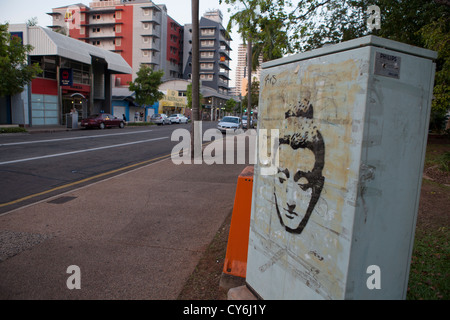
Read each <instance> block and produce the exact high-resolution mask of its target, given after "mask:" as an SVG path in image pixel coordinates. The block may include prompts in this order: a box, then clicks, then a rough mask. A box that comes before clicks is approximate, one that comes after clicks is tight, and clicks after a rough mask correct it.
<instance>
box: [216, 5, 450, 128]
mask: <svg viewBox="0 0 450 320" xmlns="http://www.w3.org/2000/svg"><path fill="white" fill-rule="evenodd" d="M220 2H225V3H227V4H230V5H232V6H233V9H232V11H233V15H232V16H231V18H230V22H229V25H228V30H231V27H232V26H233V24H236V25H237V26H238V27H239V29H238V32H239V33H240V34H241V36H242V38H243V39H244V41H245V40H246V39H252V42H253V43H254V47H253V62H254V64H253V68H255V66H256V64H257V57H258V56H259V54H260V53H262V54H263V60H264V61H268V60H272V59H275V58H280V57H281V56H283V55H284V54H286V53H295V52H303V51H305V50H310V49H316V48H320V47H322V46H323V45H324V44H327V43H338V42H341V41H347V40H351V39H354V38H358V37H362V36H365V35H369V34H373V35H376V36H380V37H384V38H388V39H392V40H395V41H399V42H403V43H407V44H410V45H414V46H418V47H426V48H429V49H431V50H435V51H437V52H438V54H439V57H438V60H437V61H436V77H435V86H434V92H433V93H434V99H433V103H432V115H431V122H430V127H431V128H435V129H436V130H438V128H441V127H442V124H443V123H444V122H443V121H444V120H445V115H446V113H447V112H448V110H449V106H450V89H449V78H450V59H449V56H450V53H449V52H450V30H449V29H450V18H449V17H450V2H449V1H447V0H429V1H423V0H408V1H404V0H341V1H331V0H298V1H292V0H275V1H269V0H220ZM370 5H376V6H378V7H379V8H380V14H381V29H380V30H376V29H373V30H369V29H368V27H367V19H368V18H369V13H368V12H367V9H368V7H369V6H370ZM230 11H231V9H230ZM255 60H256V61H255ZM439 130H440V129H439Z"/></svg>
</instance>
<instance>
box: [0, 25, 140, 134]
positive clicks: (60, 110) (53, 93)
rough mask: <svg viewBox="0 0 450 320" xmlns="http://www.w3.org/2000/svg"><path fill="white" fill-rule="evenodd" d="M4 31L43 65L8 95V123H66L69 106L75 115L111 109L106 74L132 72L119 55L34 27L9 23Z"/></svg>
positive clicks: (31, 59) (108, 78) (82, 116)
mask: <svg viewBox="0 0 450 320" xmlns="http://www.w3.org/2000/svg"><path fill="white" fill-rule="evenodd" d="M9 30H10V32H16V33H17V32H19V33H21V34H22V37H23V40H24V44H29V45H31V46H33V48H34V49H33V51H31V52H30V54H29V56H30V59H29V60H30V63H37V64H39V65H40V67H41V69H42V70H43V72H42V73H41V74H39V75H38V76H37V77H36V78H35V79H33V80H32V81H31V84H30V86H27V87H26V88H25V90H24V91H23V92H22V93H21V94H18V95H16V96H14V97H11V108H10V115H9V117H10V118H11V119H12V122H13V123H14V124H19V125H23V126H35V125H47V126H48V125H66V115H67V114H69V113H71V112H72V111H76V112H77V113H78V119H82V118H85V117H87V116H89V115H90V114H92V113H98V112H102V111H103V112H107V113H111V112H112V85H111V77H112V75H113V74H130V73H131V72H132V70H131V67H130V66H129V65H128V64H127V63H126V62H125V60H124V59H123V58H122V57H121V56H120V55H118V54H116V53H113V52H110V51H107V50H104V49H101V48H98V47H95V46H93V45H90V44H87V43H85V42H82V41H79V40H76V39H72V38H68V37H66V36H64V35H61V34H58V33H56V32H53V31H51V30H48V29H44V28H41V27H37V26H35V27H29V26H27V25H25V24H20V25H10V27H9ZM30 91H31V92H30Z"/></svg>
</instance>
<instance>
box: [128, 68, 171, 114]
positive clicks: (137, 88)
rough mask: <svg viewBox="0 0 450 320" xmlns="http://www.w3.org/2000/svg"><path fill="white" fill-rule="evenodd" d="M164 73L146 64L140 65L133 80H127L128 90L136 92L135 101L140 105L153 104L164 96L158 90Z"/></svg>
mask: <svg viewBox="0 0 450 320" xmlns="http://www.w3.org/2000/svg"><path fill="white" fill-rule="evenodd" d="M163 75H164V71H163V70H158V71H154V70H153V69H151V68H150V67H148V66H146V65H142V66H141V68H140V69H139V71H138V73H137V77H136V79H135V80H134V81H133V82H129V83H128V84H129V89H130V91H134V92H136V102H137V103H138V104H140V105H153V104H154V103H155V102H157V101H158V100H161V99H162V98H163V97H164V94H163V93H162V92H160V91H159V89H158V88H159V86H160V85H161V83H162V81H161V78H162V77H163Z"/></svg>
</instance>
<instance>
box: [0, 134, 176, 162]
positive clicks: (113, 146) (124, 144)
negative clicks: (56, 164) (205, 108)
mask: <svg viewBox="0 0 450 320" xmlns="http://www.w3.org/2000/svg"><path fill="white" fill-rule="evenodd" d="M168 138H169V137H161V138H153V139H147V140H139V141H133V142H127V143H120V144H115V145H110V146H103V147H98V148H91V149H83V150H77V151H70V152H63V153H55V154H48V155H45V156H39V157H32V158H25V159H18V160H11V161H4V162H0V165H5V164H13V163H18V162H25V161H33V160H40V159H46V158H53V157H61V156H67V155H69V154H76V153H82V152H89V151H96V150H103V149H110V148H118V147H123V146H129V145H132V144H138V143H145V142H151V141H156V140H162V139H168Z"/></svg>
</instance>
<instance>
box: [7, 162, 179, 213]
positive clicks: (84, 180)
mask: <svg viewBox="0 0 450 320" xmlns="http://www.w3.org/2000/svg"><path fill="white" fill-rule="evenodd" d="M171 155H172V154H166V155H164V156H161V157H158V158H153V159H150V160H146V161H142V162H139V163H135V164H132V165H129V166H126V167H122V168H119V169H115V170H111V171H108V172H103V173H100V174H98V175H95V176H92V177H89V178H85V179H82V180H79V181H75V182H71V183H68V184H65V185H62V186H59V187H56V188H53V189H50V190H46V191H42V192H39V193H35V194H31V195H29V196H26V197H23V198H20V199H16V200H13V201H10V202H5V203H0V208H2V207H6V206H10V205H13V204H17V203H20V202H23V201H25V200H28V199H32V198H35V197H39V196H42V195H45V194H48V193H51V192H53V191H57V190H61V189H65V188H69V187H72V186H76V185H78V184H81V183H84V182H88V181H91V180H94V179H98V178H101V177H104V176H107V175H110V174H114V173H117V172H121V171H124V170H127V169H131V168H134V167H138V166H142V165H145V164H148V163H150V162H153V161H157V160H161V159H164V158H168V157H170V156H171Z"/></svg>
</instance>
